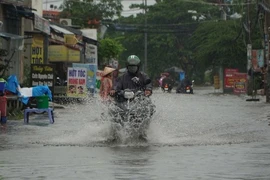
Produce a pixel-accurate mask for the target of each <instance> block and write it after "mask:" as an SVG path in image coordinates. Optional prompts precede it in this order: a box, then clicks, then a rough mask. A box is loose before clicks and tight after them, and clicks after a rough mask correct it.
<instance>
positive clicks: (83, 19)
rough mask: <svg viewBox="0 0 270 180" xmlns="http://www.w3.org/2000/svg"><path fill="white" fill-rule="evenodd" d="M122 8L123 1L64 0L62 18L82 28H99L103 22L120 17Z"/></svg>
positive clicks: (61, 7)
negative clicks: (70, 20) (68, 19)
mask: <svg viewBox="0 0 270 180" xmlns="http://www.w3.org/2000/svg"><path fill="white" fill-rule="evenodd" d="M122 8H123V6H122V4H121V0H100V1H98V3H95V2H94V1H93V0H82V1H75V0H64V2H63V4H62V5H61V6H60V9H62V12H61V13H60V17H62V18H70V19H72V22H73V24H74V25H78V26H80V27H94V28H97V27H98V25H99V24H100V22H101V21H102V20H104V19H113V18H115V17H117V16H120V14H121V11H122Z"/></svg>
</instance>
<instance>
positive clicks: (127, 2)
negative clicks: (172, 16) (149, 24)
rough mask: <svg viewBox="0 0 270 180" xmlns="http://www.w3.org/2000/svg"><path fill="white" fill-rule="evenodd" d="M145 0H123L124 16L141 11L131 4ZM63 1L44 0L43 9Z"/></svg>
mask: <svg viewBox="0 0 270 180" xmlns="http://www.w3.org/2000/svg"><path fill="white" fill-rule="evenodd" d="M143 1H144V0H122V4H123V6H124V8H123V13H122V15H123V16H130V15H132V14H136V13H138V12H141V10H130V9H129V6H130V5H131V4H141V3H142V2H143ZM155 2H156V1H155V0H147V5H153V4H154V3H155ZM62 3H63V0H43V9H44V10H49V9H50V5H51V4H53V5H54V6H57V7H59V6H60V5H61V4H62Z"/></svg>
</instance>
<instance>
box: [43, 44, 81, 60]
mask: <svg viewBox="0 0 270 180" xmlns="http://www.w3.org/2000/svg"><path fill="white" fill-rule="evenodd" d="M48 59H49V61H50V62H80V60H81V52H80V51H79V50H74V49H70V48H67V47H66V46H64V45H50V46H49V52H48Z"/></svg>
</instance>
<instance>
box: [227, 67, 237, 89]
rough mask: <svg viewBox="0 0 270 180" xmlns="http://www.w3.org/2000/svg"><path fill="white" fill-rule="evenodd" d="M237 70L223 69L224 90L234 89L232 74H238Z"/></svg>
mask: <svg viewBox="0 0 270 180" xmlns="http://www.w3.org/2000/svg"><path fill="white" fill-rule="evenodd" d="M238 71H239V70H238V69H225V72H224V74H225V76H224V84H225V88H233V87H234V74H235V73H238Z"/></svg>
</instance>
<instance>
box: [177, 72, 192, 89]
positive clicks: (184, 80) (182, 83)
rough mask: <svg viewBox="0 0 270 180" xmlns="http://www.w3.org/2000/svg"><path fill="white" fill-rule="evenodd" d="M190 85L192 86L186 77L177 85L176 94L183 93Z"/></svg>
mask: <svg viewBox="0 0 270 180" xmlns="http://www.w3.org/2000/svg"><path fill="white" fill-rule="evenodd" d="M191 85H192V82H191V81H190V80H189V78H188V76H187V75H186V77H185V78H184V79H183V80H182V81H181V82H180V84H179V85H178V87H177V89H176V91H177V92H184V90H185V88H186V87H187V86H191Z"/></svg>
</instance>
